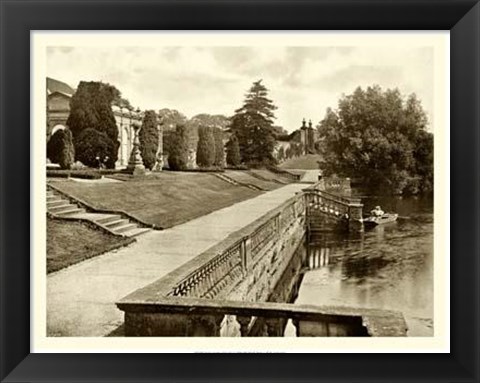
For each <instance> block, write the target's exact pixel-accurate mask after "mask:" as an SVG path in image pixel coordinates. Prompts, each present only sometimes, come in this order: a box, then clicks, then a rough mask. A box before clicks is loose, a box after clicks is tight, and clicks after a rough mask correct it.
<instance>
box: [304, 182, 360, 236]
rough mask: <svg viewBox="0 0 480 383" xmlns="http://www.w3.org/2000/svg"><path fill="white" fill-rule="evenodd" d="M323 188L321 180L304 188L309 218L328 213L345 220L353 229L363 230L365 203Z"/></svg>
mask: <svg viewBox="0 0 480 383" xmlns="http://www.w3.org/2000/svg"><path fill="white" fill-rule="evenodd" d="M321 188H323V184H322V183H321V182H319V183H317V184H315V185H313V186H312V187H309V188H306V189H303V192H304V194H305V204H306V214H307V220H308V219H310V218H312V217H315V216H318V215H327V216H331V217H334V218H337V219H338V220H343V221H345V223H347V224H348V227H349V228H350V229H352V230H355V231H362V230H363V224H362V218H363V204H362V202H361V200H360V199H359V198H352V197H346V196H339V195H336V194H333V193H329V192H327V191H325V190H321Z"/></svg>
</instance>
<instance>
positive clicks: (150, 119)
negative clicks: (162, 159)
mask: <svg viewBox="0 0 480 383" xmlns="http://www.w3.org/2000/svg"><path fill="white" fill-rule="evenodd" d="M158 134H159V132H158V119H157V114H156V113H155V111H153V110H147V111H146V112H145V116H144V117H143V121H142V127H141V129H140V131H139V132H138V139H139V141H140V153H141V155H142V159H143V164H144V165H145V167H146V168H147V169H149V170H152V169H153V167H154V166H155V162H156V158H157V150H158Z"/></svg>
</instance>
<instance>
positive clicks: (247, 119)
mask: <svg viewBox="0 0 480 383" xmlns="http://www.w3.org/2000/svg"><path fill="white" fill-rule="evenodd" d="M261 82H262V80H259V81H255V82H254V83H253V86H252V87H251V88H250V90H249V92H248V93H247V95H246V97H245V101H244V104H243V106H242V107H241V108H240V109H237V110H236V111H235V115H234V116H233V117H232V123H231V129H232V132H233V133H234V134H235V135H236V136H237V139H238V143H239V147H240V155H241V158H242V160H243V161H244V162H247V163H271V162H274V158H273V150H274V147H275V131H276V130H275V129H274V127H273V120H274V119H275V116H274V114H273V111H274V110H275V109H277V107H276V106H275V105H274V104H273V102H272V100H270V99H269V98H268V97H267V95H268V90H267V88H266V87H265V86H264V85H263V84H262V83H261Z"/></svg>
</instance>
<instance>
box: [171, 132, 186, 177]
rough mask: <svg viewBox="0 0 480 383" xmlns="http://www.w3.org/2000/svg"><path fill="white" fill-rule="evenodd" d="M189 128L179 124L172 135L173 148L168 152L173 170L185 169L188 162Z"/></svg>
mask: <svg viewBox="0 0 480 383" xmlns="http://www.w3.org/2000/svg"><path fill="white" fill-rule="evenodd" d="M188 140H189V135H188V129H187V127H186V126H185V125H183V124H182V125H178V126H177V128H176V130H175V134H174V135H173V136H172V142H171V148H170V152H169V154H168V165H169V166H170V169H172V170H185V169H186V168H187V164H188Z"/></svg>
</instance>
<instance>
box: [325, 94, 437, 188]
mask: <svg viewBox="0 0 480 383" xmlns="http://www.w3.org/2000/svg"><path fill="white" fill-rule="evenodd" d="M426 125H427V117H426V114H425V112H424V110H423V108H422V106H421V104H420V102H419V101H418V99H417V98H416V97H415V96H414V95H412V96H410V97H409V98H408V100H407V102H404V99H403V97H402V95H401V94H400V92H399V91H398V89H393V90H391V89H387V90H385V91H383V90H382V89H381V88H380V87H379V86H373V87H368V88H367V89H366V90H363V89H362V88H360V87H359V88H357V89H356V90H355V91H354V92H353V94H351V95H348V96H344V97H342V98H341V99H340V101H339V103H338V110H336V111H333V110H332V109H328V110H327V113H326V116H325V118H324V119H323V120H322V121H321V123H320V127H319V133H320V135H321V136H322V137H323V138H324V140H323V144H322V153H321V154H322V158H323V159H322V169H323V170H324V174H325V175H329V174H337V175H340V176H346V177H359V178H361V179H362V180H363V183H364V185H365V186H366V187H367V188H370V189H371V191H373V192H378V193H382V192H387V193H395V194H399V193H403V192H405V193H408V192H417V191H420V190H422V191H430V190H431V187H432V185H433V161H432V160H433V137H432V135H431V133H428V132H427V131H426V130H425V129H426ZM430 173H431V174H430ZM430 182H431V184H430ZM420 185H422V186H420Z"/></svg>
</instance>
